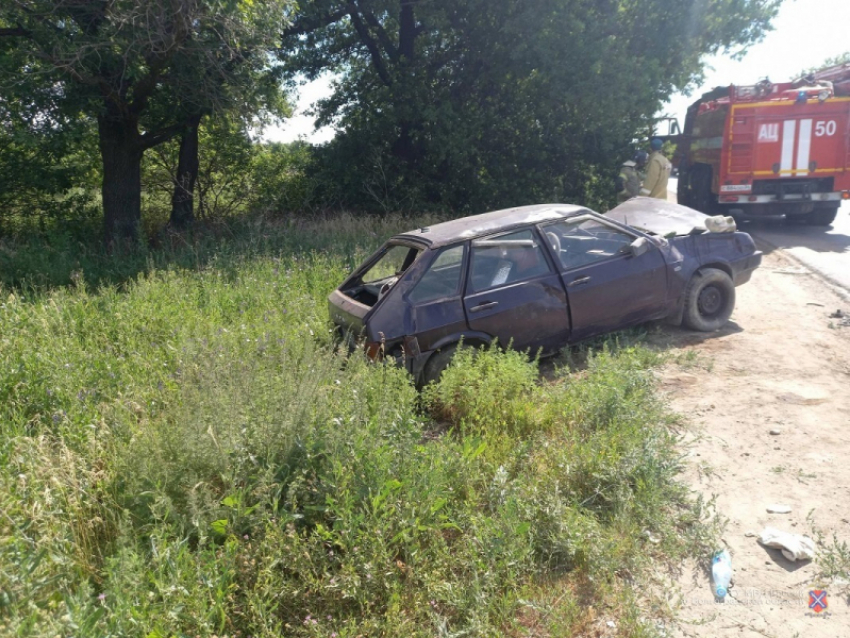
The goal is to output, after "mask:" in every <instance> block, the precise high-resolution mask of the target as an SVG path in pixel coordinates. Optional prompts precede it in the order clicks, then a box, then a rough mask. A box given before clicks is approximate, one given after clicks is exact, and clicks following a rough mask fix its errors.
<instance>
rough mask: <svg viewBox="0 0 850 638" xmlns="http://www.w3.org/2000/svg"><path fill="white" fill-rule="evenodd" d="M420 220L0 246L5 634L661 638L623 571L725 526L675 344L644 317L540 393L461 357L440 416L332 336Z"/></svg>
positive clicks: (531, 377)
mask: <svg viewBox="0 0 850 638" xmlns="http://www.w3.org/2000/svg"><path fill="white" fill-rule="evenodd" d="M416 225H421V223H413V222H409V221H407V220H404V219H401V218H392V217H389V218H387V219H383V220H376V219H367V220H363V219H355V218H350V217H345V216H343V217H339V218H335V219H328V220H318V221H314V222H303V221H298V222H295V221H293V222H285V223H278V224H269V223H266V222H262V221H255V222H252V223H251V224H247V225H243V226H237V225H231V226H228V227H226V228H224V227H222V228H215V229H211V230H210V231H209V232H208V233H207V234H198V235H195V236H189V235H186V236H180V237H173V238H170V239H169V238H165V239H163V241H162V244H161V245H160V246H159V247H158V248H156V249H154V248H151V247H144V246H142V247H139V249H138V252H136V253H133V254H129V255H125V256H122V257H120V258H119V257H118V256H113V257H103V256H100V255H98V254H97V253H96V251H95V250H94V249H93V248H92V247H86V246H78V245H76V244H73V245H72V244H69V243H68V241H65V240H62V241H56V242H54V243H53V245H52V246H38V245H34V244H33V245H25V244H21V243H18V244H15V245H14V246H12V247H10V249H9V250H4V252H3V254H2V256H0V257H2V259H3V260H4V261H3V264H2V265H0V269H2V272H3V273H4V274H3V277H4V282H5V284H3V285H5V287H4V288H2V290H0V606H1V607H2V615H0V633H2V634H11V635H27V636H53V635H71V634H74V635H130V634H132V635H139V634H141V635H147V636H170V635H213V634H216V635H224V634H226V635H236V634H237V633H239V634H241V635H254V636H279V635H288V636H304V637H318V636H325V637H327V636H333V635H336V636H339V637H340V638H342V637H347V638H349V637H350V638H354V637H355V636H358V635H381V636H388V637H394V636H404V637H405V638H410V637H418V636H423V637H424V636H434V635H462V634H465V635H476V636H502V635H525V634H523V633H522V631H523V628H528V629H533V631H534V632H537V633H536V635H541V636H542V635H570V634H572V633H576V632H578V631H581V630H583V629H587V628H589V627H591V626H592V623H593V622H594V615H595V614H597V613H610V614H615V615H616V616H617V618H618V622H619V623H620V626H621V627H622V628H623V629H622V630H623V631H625V632H628V633H629V634H630V635H645V634H646V630H645V628H644V627H643V625H642V624H641V622H640V621H639V619H638V617H637V616H636V615H635V612H634V611H633V609H634V607H635V605H634V601H633V600H632V599H631V598H630V596H631V593H630V590H631V586H632V583H634V582H635V579H636V578H638V577H639V575H640V574H641V573H642V570H643V568H644V566H645V565H646V564H648V561H649V559H650V558H655V557H661V556H672V557H675V556H681V555H683V554H684V553H687V552H696V551H699V552H703V549H702V548H703V547H704V546H708V545H710V543H709V540H708V539H709V538H710V536H711V534H712V533H713V528H712V523H711V520H710V516H709V510H710V507H709V506H708V505H706V504H704V503H702V502H701V501H696V502H694V501H693V500H691V497H690V496H689V495H688V493H687V491H686V490H685V489H684V487H683V486H682V485H681V484H679V483H678V482H677V478H676V477H677V475H678V473H679V471H680V459H681V457H680V454H679V453H678V452H677V446H678V445H679V443H680V441H679V438H678V436H677V435H676V433H675V428H674V426H675V425H676V424H677V420H676V417H675V416H674V415H671V414H670V413H669V412H668V411H667V409H666V408H665V406H664V405H663V404H662V403H661V402H660V401H659V400H658V398H657V397H656V395H655V392H654V381H653V377H652V375H651V373H650V369H651V368H652V367H654V366H656V365H658V364H659V363H660V362H661V361H662V360H663V358H664V355H663V353H658V352H654V351H652V350H649V349H647V348H645V347H642V346H640V345H639V343H640V339H641V333H640V331H630V332H627V333H623V334H621V335H619V336H618V337H615V338H606V339H602V340H598V341H596V342H594V343H593V344H592V346H583V347H582V348H579V349H578V351H577V352H575V353H573V354H571V355H567V359H566V360H565V364H564V365H563V366H562V367H563V369H561V370H560V371H559V372H558V373H557V374H555V375H554V378H552V379H550V380H549V381H547V382H546V383H541V382H540V379H539V373H538V367H537V363H536V362H535V361H530V360H529V358H528V357H527V356H525V355H521V354H518V353H515V352H511V351H506V352H502V351H500V350H498V349H492V350H485V351H480V352H478V353H477V354H473V352H472V351H468V350H461V351H460V353H459V355H458V357H457V359H456V361H455V362H454V363H453V364H452V365H451V366H450V367H449V369H448V370H447V371H446V373H445V375H444V377H443V380H442V382H441V383H440V384H438V385H435V386H432V387H430V388H428V389H427V390H426V392H425V393H424V395H423V398H422V401H421V402H422V403H423V404H424V405H426V406H427V408H428V410H430V413H423V412H422V411H421V410H420V409H419V405H420V398H419V396H418V395H417V393H416V391H415V389H414V387H413V384H412V382H411V380H410V379H409V378H408V376H407V375H406V374H405V373H404V372H403V371H402V370H400V369H397V368H394V367H390V366H384V365H375V364H372V363H371V362H369V361H368V360H367V359H366V358H365V357H362V356H358V355H356V354H355V355H352V356H343V355H342V354H340V353H337V352H335V351H334V348H333V344H332V339H331V334H330V328H329V326H328V323H327V314H326V312H327V311H326V301H325V299H326V297H327V295H328V293H329V292H330V291H331V290H332V289H333V287H334V286H335V285H336V284H337V283H338V282H339V281H341V280H342V278H343V277H344V276H345V274H346V273H347V271H348V269H349V268H350V267H351V266H352V265H353V264H354V263H355V262H356V261H357V260H359V259H360V258H361V257H362V256H363V254H365V252H367V251H368V250H371V249H372V248H373V247H374V246H375V244H376V243H377V242H378V241H379V240H380V238H382V237H383V236H384V235H386V234H389V233H390V232H391V231H392V230H396V229H404V228H407V227H413V226H416ZM166 240H167V241H166ZM63 242H64V243H63ZM37 257H38V259H37ZM71 273H75V274H74V275H73V277H72V276H71ZM570 357H572V358H570ZM432 418H437V419H439V420H440V421H441V422H442V423H446V424H447V427H448V430H447V431H446V432H445V434H443V435H442V436H438V437H431V438H430V439H424V438H423V431H427V430H429V429H432V428H433V427H434V426H433V424H432V423H431V422H430V420H431V419H432ZM648 538H652V539H654V540H657V541H658V542H657V543H655V542H649V541H648V540H647V539H648ZM591 602H592V605H591ZM593 610H597V611H593Z"/></svg>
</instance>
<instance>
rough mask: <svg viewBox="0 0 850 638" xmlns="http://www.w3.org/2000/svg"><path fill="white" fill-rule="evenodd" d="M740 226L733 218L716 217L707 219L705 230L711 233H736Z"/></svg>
mask: <svg viewBox="0 0 850 638" xmlns="http://www.w3.org/2000/svg"><path fill="white" fill-rule="evenodd" d="M737 228H738V226H737V224H735V220H734V219H733V218H732V217H724V216H723V215H714V216H713V217H706V218H705V229H706V230H707V231H708V232H710V233H734V232H735V231H736V230H737Z"/></svg>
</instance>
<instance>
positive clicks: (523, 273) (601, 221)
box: [329, 197, 761, 386]
mask: <svg viewBox="0 0 850 638" xmlns="http://www.w3.org/2000/svg"><path fill="white" fill-rule="evenodd" d="M760 263H761V252H759V251H758V250H756V248H755V244H754V242H753V240H752V238H751V237H750V236H749V235H748V234H747V233H743V232H737V231H736V229H735V225H734V221H733V220H732V219H731V218H722V217H707V216H706V215H703V214H702V213H699V212H697V211H695V210H692V209H690V208H686V207H684V206H680V205H678V204H673V203H669V202H665V201H662V200H658V199H649V198H643V197H638V198H634V199H631V200H629V201H627V202H625V203H623V204H621V205H620V206H618V207H617V208H615V209H613V210H611V211H609V212H608V213H607V214H605V215H600V214H598V213H595V212H593V211H591V210H589V209H587V208H584V207H581V206H573V205H568V204H541V205H535V206H524V207H520V208H510V209H506V210H499V211H495V212H491V213H485V214H483V215H475V216H472V217H465V218H462V219H456V220H454V221H449V222H444V223H440V224H436V225H434V226H431V227H425V228H419V229H417V230H412V231H410V232H406V233H402V234H400V235H396V236H395V237H393V238H391V239H390V240H389V241H387V242H386V243H385V244H384V245H383V246H382V247H381V248H380V249H379V250H378V251H377V252H375V253H374V254H373V255H372V256H371V257H369V258H368V259H367V260H366V261H365V262H364V263H363V264H362V265H361V266H360V267H359V268H357V269H356V270H355V271H354V272H353V273H352V274H351V275H350V276H349V277H348V278H347V279H346V280H345V281H344V282H343V283H342V285H340V286H339V288H337V289H336V290H335V291H334V292H333V293H332V294H331V295H330V297H329V308H330V317H331V320H332V321H333V322H334V324H335V325H336V327H337V329H338V330H339V332H340V333H341V334H344V335H346V336H347V338H348V339H349V340H350V341H353V340H356V339H358V338H362V339H363V340H364V341H365V349H366V352H367V354H368V355H369V356H370V357H372V358H373V359H377V358H395V359H396V360H397V361H398V362H399V363H401V364H403V365H404V366H405V367H406V368H407V369H408V370H409V371H410V373H411V374H412V375H413V377H414V379H415V380H416V382H417V384H418V385H420V386H421V385H424V384H426V383H428V382H431V381H434V380H436V379H438V378H439V376H440V374H441V373H442V371H443V370H444V369H445V368H446V366H447V365H448V364H449V362H450V360H451V357H452V355H453V354H454V352H455V350H456V348H457V347H458V345H459V344H460V343H461V342H462V343H463V344H466V345H470V346H474V347H480V346H486V345H488V344H491V343H492V342H494V341H496V340H497V341H498V343H499V344H501V345H503V346H507V345H510V347H512V348H514V349H515V350H519V351H531V352H532V353H533V354H539V355H542V356H545V355H549V354H554V353H557V352H558V351H559V350H560V349H562V348H563V347H565V346H566V345H568V344H572V343H575V342H578V341H581V340H583V339H587V338H588V337H593V336H596V335H600V334H603V333H606V332H611V331H614V330H619V329H622V328H626V327H628V326H633V325H635V324H639V323H642V322H645V321H650V320H655V319H662V318H668V319H669V320H670V321H671V322H673V323H676V324H681V323H684V325H686V326H687V327H689V328H692V329H695V330H703V331H713V330H716V329H718V328H720V327H721V326H723V325H724V324H725V323H726V322H727V321H728V320H729V317H730V315H731V314H732V309H733V308H734V306H735V286H739V285H741V284H743V283H746V282H747V281H748V280H749V279H750V276H751V275H752V273H753V271H754V270H755V269H756V268H757V267H758V266H759V264H760Z"/></svg>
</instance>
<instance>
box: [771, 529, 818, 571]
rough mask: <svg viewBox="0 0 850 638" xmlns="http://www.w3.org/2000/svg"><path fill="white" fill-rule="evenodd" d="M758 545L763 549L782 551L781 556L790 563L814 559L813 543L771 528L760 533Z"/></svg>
mask: <svg viewBox="0 0 850 638" xmlns="http://www.w3.org/2000/svg"><path fill="white" fill-rule="evenodd" d="M759 543H761V544H762V545H764V546H765V547H773V548H774V549H780V550H782V555H783V556H784V557H785V558H787V559H788V560H790V561H792V562H793V561H798V560H812V559H813V558H814V557H815V542H814V541H813V540H812V539H811V538H809V537H808V536H803V535H802V534H789V533H788V532H783V531H780V530H778V529H776V528H773V527H765V528H764V529H763V530H762V531H761V536H760V537H759Z"/></svg>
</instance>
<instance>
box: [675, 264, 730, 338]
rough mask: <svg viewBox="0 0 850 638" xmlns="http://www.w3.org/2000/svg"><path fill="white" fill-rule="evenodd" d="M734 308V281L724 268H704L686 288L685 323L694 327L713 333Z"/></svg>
mask: <svg viewBox="0 0 850 638" xmlns="http://www.w3.org/2000/svg"><path fill="white" fill-rule="evenodd" d="M734 308H735V284H734V283H732V278H731V277H729V275H727V274H726V273H725V272H723V271H722V270H718V269H716V268H703V269H702V270H699V271H697V272H696V273H695V274H694V276H693V277H692V278H691V281H690V283H689V284H688V288H687V290H686V291H685V312H684V315H683V323H684V324H685V325H686V326H687V327H688V328H691V329H692V330H700V331H702V332H713V331H714V330H717V329H718V328H721V327H722V326H723V325H724V324H725V323H726V322H727V321H729V317H731V316H732V310H733V309H734Z"/></svg>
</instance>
